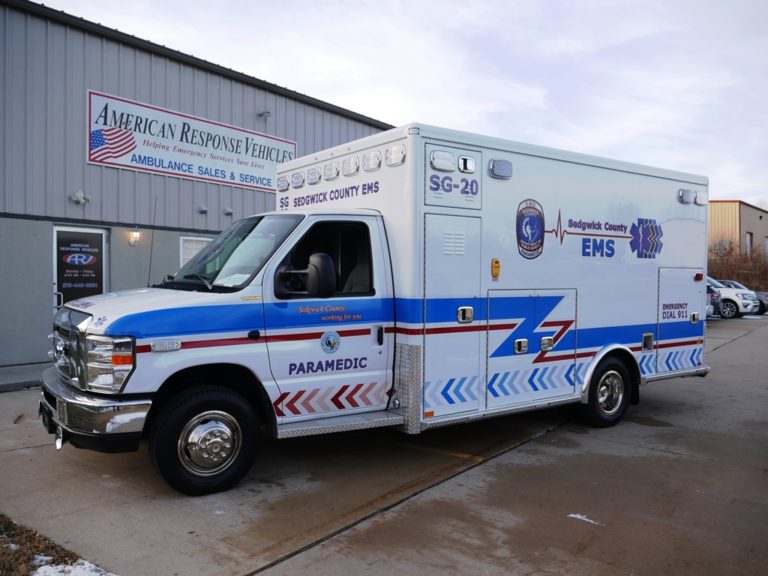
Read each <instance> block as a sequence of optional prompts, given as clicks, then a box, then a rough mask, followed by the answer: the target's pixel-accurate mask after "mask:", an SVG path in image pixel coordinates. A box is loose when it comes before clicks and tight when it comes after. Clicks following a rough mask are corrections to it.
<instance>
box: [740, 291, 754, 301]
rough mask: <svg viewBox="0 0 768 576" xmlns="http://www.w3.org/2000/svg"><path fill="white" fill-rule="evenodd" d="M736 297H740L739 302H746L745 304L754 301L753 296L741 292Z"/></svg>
mask: <svg viewBox="0 0 768 576" xmlns="http://www.w3.org/2000/svg"><path fill="white" fill-rule="evenodd" d="M736 296H738V297H739V300H744V301H745V302H749V301H751V300H752V295H751V294H747V293H746V292H739V293H737V294H736Z"/></svg>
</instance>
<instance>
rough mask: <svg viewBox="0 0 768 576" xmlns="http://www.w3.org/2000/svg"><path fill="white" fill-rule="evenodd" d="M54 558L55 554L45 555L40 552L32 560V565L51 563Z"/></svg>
mask: <svg viewBox="0 0 768 576" xmlns="http://www.w3.org/2000/svg"><path fill="white" fill-rule="evenodd" d="M52 560H53V556H43V555H42V554H38V555H37V556H35V558H34V559H33V560H32V566H43V565H44V564H50V563H51V561H52Z"/></svg>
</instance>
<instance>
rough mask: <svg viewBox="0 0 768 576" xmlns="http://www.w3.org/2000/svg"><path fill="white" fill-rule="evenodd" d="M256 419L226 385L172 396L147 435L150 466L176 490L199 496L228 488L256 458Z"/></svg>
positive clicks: (245, 401) (247, 403) (251, 411)
mask: <svg viewBox="0 0 768 576" xmlns="http://www.w3.org/2000/svg"><path fill="white" fill-rule="evenodd" d="M258 431H259V426H258V419H257V417H256V413H255V411H254V409H253V407H252V406H251V405H250V403H249V402H248V401H247V400H246V399H245V398H243V397H242V396H241V395H240V394H238V393H237V392H234V391H232V390H229V389H227V388H220V387H215V386H204V387H200V388H194V389H192V390H190V391H188V392H184V393H181V394H178V395H177V396H174V397H173V398H171V399H170V400H169V401H168V403H167V404H166V405H165V406H164V407H163V408H162V412H161V413H160V414H159V416H158V418H157V419H156V421H155V423H154V425H153V426H152V429H151V432H150V436H149V456H150V458H151V460H152V465H153V466H154V467H155V469H156V470H157V471H158V472H159V473H160V475H161V476H162V477H163V478H164V479H165V481H166V482H167V483H168V484H169V485H170V486H171V487H173V488H174V489H176V490H178V491H179V492H181V493H182V494H188V495H190V496H201V495H203V494H212V493H214V492H221V491H222V490H227V489H229V488H231V487H232V486H234V485H235V484H237V483H238V482H239V481H240V480H242V478H243V477H244V476H245V475H246V474H247V473H248V471H249V470H250V469H251V466H252V465H253V461H254V459H255V457H256V443H257V439H258Z"/></svg>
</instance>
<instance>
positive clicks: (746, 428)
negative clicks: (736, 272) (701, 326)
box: [0, 316, 768, 576]
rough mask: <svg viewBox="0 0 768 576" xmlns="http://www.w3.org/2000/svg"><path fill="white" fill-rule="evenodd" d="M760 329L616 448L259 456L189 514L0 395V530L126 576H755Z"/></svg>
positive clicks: (644, 409) (366, 443)
mask: <svg viewBox="0 0 768 576" xmlns="http://www.w3.org/2000/svg"><path fill="white" fill-rule="evenodd" d="M766 344H768V316H765V317H748V318H741V319H735V320H728V321H726V320H711V321H709V323H708V326H707V351H708V354H707V356H706V361H707V362H708V363H709V364H710V365H711V366H712V368H713V371H712V373H711V374H710V375H709V376H708V377H707V378H687V379H675V380H669V381H662V382H657V383H654V384H650V385H648V386H646V387H645V388H643V390H642V401H641V403H640V405H639V406H634V407H632V408H631V410H630V413H629V414H628V416H627V418H626V419H625V421H624V422H623V423H622V424H620V425H619V426H617V427H614V428H610V429H601V430H598V429H592V428H588V427H586V426H583V425H582V424H580V423H579V422H578V421H577V420H575V419H574V418H573V414H572V410H570V409H559V410H550V411H544V412H536V413H531V414H527V415H522V416H514V417H507V418H501V419H496V420H491V421H488V422H483V423H479V424H472V425H465V426H458V427H453V428H448V429H444V430H436V431H433V432H429V433H426V434H423V435H420V436H415V437H411V436H406V435H403V434H400V433H397V432H394V431H390V430H374V431H366V432H360V433H348V434H342V435H331V436H323V437H317V438H298V439H292V440H283V441H280V442H277V441H274V442H269V443H266V444H265V446H264V447H263V449H262V451H261V457H260V459H259V461H258V462H257V465H256V466H255V467H254V469H253V470H252V471H251V473H250V474H249V476H248V477H247V478H246V480H245V481H244V482H242V483H241V484H240V485H239V486H238V487H237V488H235V489H233V490H231V491H229V492H226V493H224V494H217V495H212V496H206V497H202V498H188V497H184V496H181V495H179V494H177V493H175V492H173V491H172V490H171V489H170V488H168V487H167V486H166V485H165V484H164V483H163V482H162V480H160V478H159V477H158V476H157V475H156V474H155V473H154V471H153V469H152V467H151V465H150V464H149V459H148V456H147V453H146V449H142V450H141V451H139V452H137V453H131V454H116V455H107V454H97V453H93V452H89V451H83V450H77V449H75V448H72V447H71V446H65V448H64V449H63V450H62V451H60V452H56V450H55V449H54V447H53V440H52V437H51V436H48V435H47V434H45V432H44V431H43V428H42V425H41V424H40V422H39V421H38V419H37V396H38V393H39V392H38V391H37V390H18V391H13V392H6V393H4V394H2V395H0V494H1V495H2V496H0V512H2V513H4V514H6V515H8V516H10V517H11V518H13V519H14V520H15V521H17V522H19V523H21V524H23V525H25V526H27V527H30V528H33V529H35V530H38V531H39V532H41V533H43V534H45V535H46V536H48V537H50V538H52V539H54V540H55V541H56V542H58V543H60V544H62V545H64V546H66V547H67V548H69V549H70V550H72V551H74V552H76V553H77V554H79V555H80V556H82V557H83V558H85V559H87V560H90V561H92V562H95V563H97V564H99V565H101V566H103V567H104V568H105V569H107V570H109V571H112V572H114V573H116V574H119V575H120V576H132V575H165V574H169V575H171V574H178V575H185V576H187V575H201V576H202V575H235V574H237V575H246V574H255V573H263V574H270V575H272V574H296V573H301V572H306V571H311V573H313V574H320V575H322V574H334V575H336V574H339V573H349V574H371V575H374V574H375V575H378V574H382V575H383V574H387V575H389V574H414V573H418V574H420V575H425V574H446V573H447V574H474V573H483V574H540V575H548V574H553V575H554V574H576V575H580V574H585V575H586V574H589V575H592V576H594V575H601V574H606V575H608V574H633V575H644V574H648V575H651V574H653V575H654V576H656V575H658V574H738V575H750V574H755V575H757V574H764V573H765V566H766V564H767V563H768V548H766V546H765V543H766V542H768V490H766V487H767V486H768V418H767V417H766V408H768V383H767V381H768V379H767V378H766V374H768V354H766V350H768V346H767V345H766Z"/></svg>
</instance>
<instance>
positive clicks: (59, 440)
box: [56, 426, 67, 450]
mask: <svg viewBox="0 0 768 576" xmlns="http://www.w3.org/2000/svg"><path fill="white" fill-rule="evenodd" d="M66 441H67V439H66V438H64V429H63V428H62V427H61V426H56V450H61V447H62V446H64V442H66Z"/></svg>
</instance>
